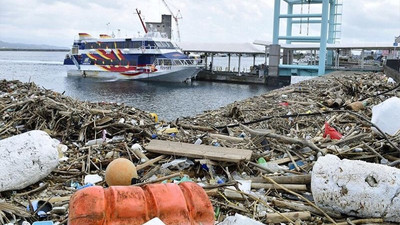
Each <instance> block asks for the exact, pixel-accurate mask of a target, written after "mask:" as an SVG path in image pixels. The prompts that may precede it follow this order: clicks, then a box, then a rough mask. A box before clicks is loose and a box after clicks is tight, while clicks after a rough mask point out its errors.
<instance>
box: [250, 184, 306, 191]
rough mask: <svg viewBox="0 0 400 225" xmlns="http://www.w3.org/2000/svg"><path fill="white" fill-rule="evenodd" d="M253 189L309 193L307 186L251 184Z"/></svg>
mask: <svg viewBox="0 0 400 225" xmlns="http://www.w3.org/2000/svg"><path fill="white" fill-rule="evenodd" d="M251 188H265V189H277V190H283V188H286V189H289V190H294V191H307V187H306V185H305V184H280V185H279V186H278V185H275V184H265V183H251Z"/></svg>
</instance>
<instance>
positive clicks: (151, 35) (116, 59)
mask: <svg viewBox="0 0 400 225" xmlns="http://www.w3.org/2000/svg"><path fill="white" fill-rule="evenodd" d="M199 62H200V61H199V60H198V59H190V58H189V57H188V56H186V55H185V54H183V52H182V50H181V49H180V48H179V47H178V46H177V45H176V44H175V43H173V42H172V41H171V40H170V39H168V38H167V37H165V36H162V35H161V34H160V33H159V32H146V34H145V36H144V37H136V38H113V37H111V36H109V35H106V34H101V35H100V37H99V38H94V37H92V36H91V35H89V34H87V33H79V39H78V40H75V41H74V44H73V46H72V49H71V51H70V53H69V54H67V56H66V58H65V60H64V65H68V66H69V67H70V68H69V70H68V72H67V74H68V76H74V75H78V76H83V77H99V78H109V79H142V80H151V81H167V82H183V81H187V80H188V79H190V78H192V77H194V76H196V75H197V73H198V72H199V71H200V70H201V69H202V65H201V64H200V63H199ZM71 67H72V68H71Z"/></svg>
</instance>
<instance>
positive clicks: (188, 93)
mask: <svg viewBox="0 0 400 225" xmlns="http://www.w3.org/2000/svg"><path fill="white" fill-rule="evenodd" d="M0 53H1V54H0V79H7V80H20V81H23V82H28V81H33V82H35V83H36V84H37V85H38V86H40V87H44V88H46V89H51V90H53V91H57V92H60V93H63V92H64V94H65V95H67V96H71V97H74V98H77V99H80V100H84V101H92V102H97V101H107V102H122V103H126V104H127V105H130V106H133V107H135V108H139V109H142V110H145V111H148V112H155V113H157V114H158V116H159V117H160V118H161V119H164V120H173V119H176V118H178V117H184V116H194V115H196V114H199V113H202V112H203V111H205V110H210V109H217V108H219V107H221V106H225V105H227V104H229V103H232V102H234V101H237V100H242V99H245V98H249V97H252V96H255V95H260V94H263V93H266V92H268V91H269V90H271V88H270V87H266V86H263V85H243V84H226V83H215V82H214V83H213V82H193V83H192V84H183V83H182V84H181V83H155V82H144V81H132V80H129V81H114V80H100V79H90V78H82V77H67V73H66V69H65V68H64V66H63V65H62V61H63V59H64V56H65V54H66V52H24V51H15V52H11V51H1V52H0ZM252 60H253V59H252V58H244V59H243V62H242V63H243V65H251V64H252V62H253V61H252ZM224 61H225V59H224Z"/></svg>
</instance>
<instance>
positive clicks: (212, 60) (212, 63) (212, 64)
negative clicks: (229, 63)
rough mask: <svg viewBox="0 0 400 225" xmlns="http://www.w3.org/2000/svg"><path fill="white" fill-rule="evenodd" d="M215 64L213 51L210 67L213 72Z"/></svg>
mask: <svg viewBox="0 0 400 225" xmlns="http://www.w3.org/2000/svg"><path fill="white" fill-rule="evenodd" d="M213 66H214V53H211V68H210V71H211V72H213Z"/></svg>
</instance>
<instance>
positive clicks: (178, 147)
mask: <svg viewBox="0 0 400 225" xmlns="http://www.w3.org/2000/svg"><path fill="white" fill-rule="evenodd" d="M146 150H147V151H149V152H156V153H160V154H166V155H178V156H186V157H190V158H200V159H211V160H216V161H225V162H239V161H241V160H250V158H251V154H252V153H253V151H251V150H246V149H237V148H222V147H214V146H209V145H195V144H188V143H181V142H172V141H161V140H151V141H150V143H149V144H148V145H147V147H146Z"/></svg>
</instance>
